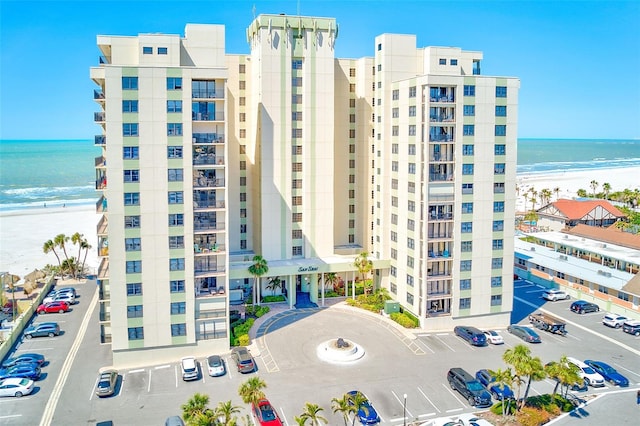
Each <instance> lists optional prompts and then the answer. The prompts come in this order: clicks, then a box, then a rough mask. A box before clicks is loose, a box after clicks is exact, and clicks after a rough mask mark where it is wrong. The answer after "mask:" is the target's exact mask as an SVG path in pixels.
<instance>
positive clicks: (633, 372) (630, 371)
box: [613, 362, 640, 377]
mask: <svg viewBox="0 0 640 426" xmlns="http://www.w3.org/2000/svg"><path fill="white" fill-rule="evenodd" d="M613 365H615V366H618V368H621V369H623V370H625V371H628V372H629V373H631V374H634V375H636V376H638V377H640V374H638V373H636V372H635V371H632V370H629V369H628V368H625V367H623V366H621V365H620V364H618V363H617V362H614V363H613Z"/></svg>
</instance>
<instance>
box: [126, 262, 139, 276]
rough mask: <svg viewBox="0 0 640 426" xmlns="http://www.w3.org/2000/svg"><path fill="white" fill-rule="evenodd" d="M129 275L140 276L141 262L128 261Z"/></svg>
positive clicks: (127, 270) (127, 269)
mask: <svg viewBox="0 0 640 426" xmlns="http://www.w3.org/2000/svg"><path fill="white" fill-rule="evenodd" d="M125 267H126V272H127V274H139V273H140V272H142V261H141V260H127V261H126V263H125Z"/></svg>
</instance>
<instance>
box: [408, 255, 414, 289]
mask: <svg viewBox="0 0 640 426" xmlns="http://www.w3.org/2000/svg"><path fill="white" fill-rule="evenodd" d="M413 264H414V260H413V257H411V256H407V266H408V267H409V268H413ZM411 281H412V285H413V277H411Z"/></svg>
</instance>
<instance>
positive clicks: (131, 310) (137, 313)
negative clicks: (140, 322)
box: [127, 305, 142, 318]
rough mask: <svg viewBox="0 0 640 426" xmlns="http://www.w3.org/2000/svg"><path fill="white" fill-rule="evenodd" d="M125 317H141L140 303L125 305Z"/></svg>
mask: <svg viewBox="0 0 640 426" xmlns="http://www.w3.org/2000/svg"><path fill="white" fill-rule="evenodd" d="M127 318H142V305H133V306H127Z"/></svg>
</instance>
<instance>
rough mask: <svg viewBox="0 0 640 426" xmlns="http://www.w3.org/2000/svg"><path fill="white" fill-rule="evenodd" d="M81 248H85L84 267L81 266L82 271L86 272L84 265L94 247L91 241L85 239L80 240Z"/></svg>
mask: <svg viewBox="0 0 640 426" xmlns="http://www.w3.org/2000/svg"><path fill="white" fill-rule="evenodd" d="M80 248H81V249H83V250H84V257H83V258H82V267H81V268H80V272H81V273H84V265H85V263H86V262H87V255H88V254H89V250H91V249H92V248H93V247H91V244H89V242H88V241H87V240H86V239H84V240H82V241H81V242H80ZM78 259H80V258H78Z"/></svg>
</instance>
